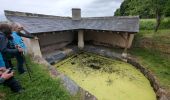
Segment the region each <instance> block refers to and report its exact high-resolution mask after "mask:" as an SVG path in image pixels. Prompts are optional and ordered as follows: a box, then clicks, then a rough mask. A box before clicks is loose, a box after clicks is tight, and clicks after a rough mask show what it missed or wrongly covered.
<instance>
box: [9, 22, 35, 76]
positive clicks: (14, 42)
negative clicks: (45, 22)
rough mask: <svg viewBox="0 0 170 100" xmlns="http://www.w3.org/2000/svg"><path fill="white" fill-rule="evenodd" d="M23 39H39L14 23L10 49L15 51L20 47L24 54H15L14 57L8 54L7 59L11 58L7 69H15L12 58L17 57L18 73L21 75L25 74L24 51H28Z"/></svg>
mask: <svg viewBox="0 0 170 100" xmlns="http://www.w3.org/2000/svg"><path fill="white" fill-rule="evenodd" d="M22 32H23V33H22ZM24 33H26V34H24ZM21 37H25V38H30V39H37V38H35V37H34V36H32V35H31V34H29V32H27V31H26V30H25V29H24V28H23V26H22V25H21V24H19V23H13V24H12V35H11V37H8V39H9V44H8V48H11V49H14V48H18V47H19V48H22V49H23V52H20V53H17V54H13V55H9V54H8V57H7V58H9V59H8V60H7V67H12V68H13V65H12V63H11V58H13V57H15V58H16V59H17V68H18V72H19V73H20V74H22V73H24V72H25V69H24V58H23V54H24V51H26V45H25V44H24V42H23V40H22V38H21Z"/></svg>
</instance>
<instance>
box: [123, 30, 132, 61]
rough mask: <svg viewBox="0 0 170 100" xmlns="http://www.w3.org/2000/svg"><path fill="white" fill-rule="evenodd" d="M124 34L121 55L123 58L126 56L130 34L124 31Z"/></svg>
mask: <svg viewBox="0 0 170 100" xmlns="http://www.w3.org/2000/svg"><path fill="white" fill-rule="evenodd" d="M125 34H126V38H125V41H126V43H125V48H124V51H123V53H122V57H123V58H127V55H128V54H127V49H128V46H129V40H130V34H129V33H125Z"/></svg>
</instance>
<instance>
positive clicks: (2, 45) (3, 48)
mask: <svg viewBox="0 0 170 100" xmlns="http://www.w3.org/2000/svg"><path fill="white" fill-rule="evenodd" d="M6 41H7V40H6V38H5V37H4V36H0V52H5V53H17V52H19V51H18V49H8V48H7V42H6Z"/></svg>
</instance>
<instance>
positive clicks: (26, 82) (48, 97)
mask: <svg viewBox="0 0 170 100" xmlns="http://www.w3.org/2000/svg"><path fill="white" fill-rule="evenodd" d="M27 61H28V62H27V63H28V65H29V67H30V68H31V70H32V73H31V75H32V77H33V79H32V80H33V81H30V79H29V77H28V74H27V73H24V74H23V75H15V76H16V79H17V80H18V81H19V82H20V83H21V84H22V86H23V87H24V88H25V91H24V92H23V93H21V94H18V93H13V92H11V91H10V90H9V88H8V87H4V86H2V85H1V86H0V93H1V94H4V95H5V96H4V97H1V98H0V100H1V99H5V100H71V96H70V94H69V93H68V92H67V91H66V90H65V89H64V87H63V86H62V85H61V82H60V80H59V79H53V78H51V77H50V75H49V72H48V71H47V69H46V68H45V67H44V66H43V65H39V64H36V63H33V62H32V61H31V60H30V59H29V57H28V58H27ZM16 74H17V73H16Z"/></svg>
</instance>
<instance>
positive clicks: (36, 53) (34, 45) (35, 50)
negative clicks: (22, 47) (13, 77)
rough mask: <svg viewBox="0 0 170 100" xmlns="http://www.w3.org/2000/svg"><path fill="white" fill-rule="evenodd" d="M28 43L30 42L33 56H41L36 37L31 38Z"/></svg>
mask: <svg viewBox="0 0 170 100" xmlns="http://www.w3.org/2000/svg"><path fill="white" fill-rule="evenodd" d="M30 43H31V48H32V52H33V56H39V57H42V54H41V50H40V45H39V41H38V39H31V40H30Z"/></svg>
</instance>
